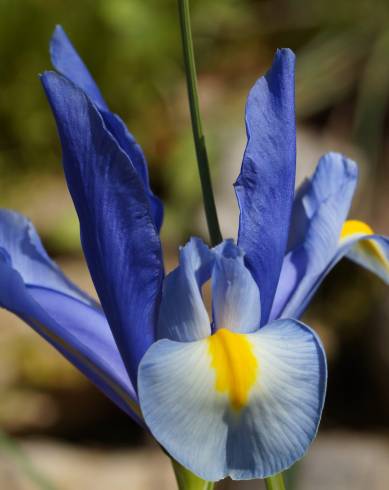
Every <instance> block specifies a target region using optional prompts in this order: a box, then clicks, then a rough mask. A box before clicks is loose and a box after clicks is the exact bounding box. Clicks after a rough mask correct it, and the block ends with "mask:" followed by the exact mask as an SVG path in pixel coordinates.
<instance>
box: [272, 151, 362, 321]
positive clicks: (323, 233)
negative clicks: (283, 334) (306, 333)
mask: <svg viewBox="0 0 389 490" xmlns="http://www.w3.org/2000/svg"><path fill="white" fill-rule="evenodd" d="M357 177H358V169H357V166H356V164H355V162H353V161H352V160H349V159H347V158H345V157H344V156H342V155H340V154H337V153H329V154H327V155H325V156H324V157H322V158H321V159H320V161H319V163H318V166H317V168H316V171H315V173H314V175H313V176H312V178H311V179H310V180H309V181H307V182H306V183H305V184H304V185H303V187H302V189H301V190H300V191H299V192H298V194H297V197H296V200H295V203H294V208H293V216H292V221H291V223H292V225H291V234H290V240H289V252H288V254H287V255H286V256H285V259H284V264H283V267H282V271H281V276H280V280H279V285H278V289H277V293H276V297H275V300H274V304H273V309H272V312H271V318H272V319H274V318H278V317H279V316H284V317H286V316H293V317H295V318H298V317H299V316H300V315H301V313H302V312H303V311H304V309H305V307H306V305H307V304H308V301H309V299H310V298H311V297H312V295H313V293H314V292H315V291H316V289H317V287H318V286H319V284H320V282H321V280H322V279H323V277H324V275H325V274H326V273H327V272H328V270H329V267H332V265H334V259H335V256H336V255H337V252H338V246H339V239H340V234H341V230H342V227H343V223H344V221H345V219H346V217H347V214H348V211H349V209H350V206H351V200H352V197H353V194H354V191H355V186H356V183H357ZM345 253H346V252H345ZM337 260H338V259H337ZM331 264H332V265H331Z"/></svg>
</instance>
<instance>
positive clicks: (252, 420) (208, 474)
mask: <svg viewBox="0 0 389 490" xmlns="http://www.w3.org/2000/svg"><path fill="white" fill-rule="evenodd" d="M325 389H326V360H325V354H324V352H323V349H322V346H321V343H320V341H319V340H318V338H317V337H316V335H315V334H314V333H313V332H312V331H311V330H310V329H309V328H308V327H306V326H304V325H303V324H301V323H299V322H296V321H294V320H279V321H276V322H273V323H272V324H269V325H266V326H265V327H263V328H261V329H259V330H258V331H257V332H255V333H251V334H241V333H235V332H231V331H229V330H226V329H221V330H218V331H217V332H216V333H215V334H214V335H212V336H211V337H209V338H208V339H203V340H200V341H196V342H186V343H181V342H175V341H171V340H167V339H164V340H161V341H158V342H156V343H155V344H154V345H153V346H151V348H150V349H149V350H148V351H147V352H146V354H145V356H144V358H143V359H142V361H141V363H140V366H139V378H138V392H139V400H140V406H141V409H142V413H143V416H144V418H145V421H146V423H147V425H148V427H149V428H150V430H151V432H152V434H153V435H154V436H155V438H156V439H157V440H158V441H159V443H160V444H161V445H162V446H163V447H164V448H165V449H166V450H167V452H168V453H169V454H170V455H171V456H172V457H173V458H175V459H176V460H177V461H179V462H180V463H181V464H182V465H183V466H185V467H186V468H188V469H189V470H191V471H193V472H194V473H195V474H197V475H199V476H200V477H201V478H203V479H205V480H209V481H217V480H220V479H222V478H224V477H226V476H230V477H231V478H233V479H250V478H265V477H267V476H270V475H273V474H275V473H278V472H280V471H282V470H284V469H286V468H288V467H289V466H290V465H292V464H293V463H294V462H295V461H296V460H298V459H299V458H301V457H302V456H303V455H304V453H305V452H306V450H307V448H308V446H309V445H310V443H311V442H312V440H313V438H314V437H315V434H316V432H317V427H318V424H319V421H320V416H321V411H322V407H323V402H324V396H325Z"/></svg>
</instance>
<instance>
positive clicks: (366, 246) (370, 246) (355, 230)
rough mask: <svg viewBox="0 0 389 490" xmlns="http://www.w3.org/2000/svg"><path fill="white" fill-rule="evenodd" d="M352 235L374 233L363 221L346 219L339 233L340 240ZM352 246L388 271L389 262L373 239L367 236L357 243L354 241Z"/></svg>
mask: <svg viewBox="0 0 389 490" xmlns="http://www.w3.org/2000/svg"><path fill="white" fill-rule="evenodd" d="M353 235H374V231H373V230H372V228H370V226H369V225H367V224H366V223H364V222H363V221H357V220H349V221H346V222H345V223H344V225H343V228H342V231H341V233H340V241H341V242H342V241H343V240H347V238H350V237H352V236H353ZM354 247H356V249H357V250H358V251H359V252H360V253H362V254H365V256H367V257H370V258H371V259H373V260H375V261H377V262H379V263H380V264H381V266H382V267H384V269H386V271H388V272H389V262H388V260H387V258H386V257H385V254H384V252H383V251H382V249H381V247H380V246H379V245H378V243H376V242H375V241H374V240H369V239H368V237H366V238H364V239H362V240H361V241H360V242H359V243H356V244H355V245H354Z"/></svg>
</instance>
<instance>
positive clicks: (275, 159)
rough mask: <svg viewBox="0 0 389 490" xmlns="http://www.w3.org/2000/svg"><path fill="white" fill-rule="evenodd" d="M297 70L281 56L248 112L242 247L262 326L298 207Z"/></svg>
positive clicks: (287, 54)
mask: <svg viewBox="0 0 389 490" xmlns="http://www.w3.org/2000/svg"><path fill="white" fill-rule="evenodd" d="M294 66H295V56H294V54H293V53H292V52H291V51H290V50H288V49H282V50H278V51H277V53H276V55H275V58H274V62H273V66H272V68H271V70H270V71H269V72H268V73H267V74H266V76H265V77H262V78H260V79H259V80H258V81H257V83H256V84H255V85H254V87H253V89H252V90H251V92H250V94H249V97H248V100H247V106H246V128H247V137H248V142H247V147H246V151H245V154H244V157H243V164H242V169H241V173H240V175H239V177H238V180H237V182H236V184H235V188H236V194H237V198H238V202H239V207H240V224H239V236H238V245H239V247H241V248H242V249H243V250H244V251H245V253H246V262H247V265H248V267H249V269H250V270H251V271H252V273H253V276H254V279H255V280H256V282H257V284H258V287H259V290H260V292H261V306H262V319H261V322H262V324H265V323H266V322H267V319H268V317H269V313H270V309H271V306H272V303H273V298H274V294H275V291H276V287H277V282H278V278H279V274H280V270H281V265H282V260H283V258H284V254H285V249H286V245H287V240H288V229H289V220H290V214H291V209H292V203H293V194H294V182H295V165H296V128H295V108H294Z"/></svg>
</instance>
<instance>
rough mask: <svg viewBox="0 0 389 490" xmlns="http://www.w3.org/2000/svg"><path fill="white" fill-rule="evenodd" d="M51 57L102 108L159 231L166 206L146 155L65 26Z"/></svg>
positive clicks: (58, 31) (59, 30)
mask: <svg viewBox="0 0 389 490" xmlns="http://www.w3.org/2000/svg"><path fill="white" fill-rule="evenodd" d="M50 55H51V61H52V64H53V66H54V68H55V69H56V70H57V71H58V72H59V73H61V74H62V75H64V76H65V77H66V78H68V79H69V80H71V81H72V82H73V83H74V84H75V85H77V86H78V87H80V88H81V89H82V90H83V91H84V92H85V93H86V94H87V95H88V97H89V98H90V99H91V100H92V102H93V103H94V104H95V105H96V106H97V107H98V109H99V110H100V112H101V115H102V116H103V119H104V122H105V124H106V127H107V129H108V130H109V131H110V132H111V133H112V135H113V136H114V138H115V139H116V140H117V142H118V144H119V145H120V147H121V148H122V150H123V151H124V152H125V153H127V155H128V157H129V159H130V160H131V163H132V164H133V166H134V167H135V169H136V171H137V172H138V174H139V176H140V177H141V179H142V182H143V184H144V187H145V189H146V192H147V195H148V199H149V201H150V205H151V208H152V213H153V217H154V222H155V225H156V227H157V229H158V231H159V230H160V229H161V226H162V221H163V206H162V203H161V201H160V200H159V199H158V198H157V197H156V196H155V195H154V194H153V192H152V190H151V188H150V182H149V175H148V171H147V162H146V158H145V156H144V154H143V151H142V149H141V147H140V145H139V144H138V143H137V142H136V140H135V138H134V136H133V135H132V134H131V133H130V132H129V131H128V129H127V127H126V125H125V124H124V123H123V121H122V120H121V119H120V118H119V116H117V115H116V114H113V113H112V112H110V110H109V108H108V106H107V104H106V102H105V101H104V99H103V97H102V95H101V93H100V90H99V88H98V87H97V84H96V83H95V81H94V80H93V78H92V76H91V75H90V73H89V71H88V69H87V67H86V66H85V64H84V62H83V61H82V59H81V58H80V56H79V55H78V53H77V51H76V50H75V48H74V46H73V45H72V43H71V42H70V39H69V38H68V36H67V35H66V33H65V31H64V30H63V29H62V27H61V26H57V27H56V28H55V31H54V33H53V36H52V38H51V43H50Z"/></svg>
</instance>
